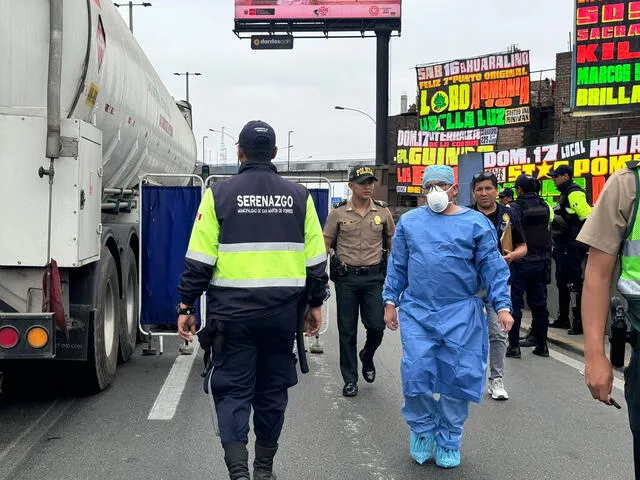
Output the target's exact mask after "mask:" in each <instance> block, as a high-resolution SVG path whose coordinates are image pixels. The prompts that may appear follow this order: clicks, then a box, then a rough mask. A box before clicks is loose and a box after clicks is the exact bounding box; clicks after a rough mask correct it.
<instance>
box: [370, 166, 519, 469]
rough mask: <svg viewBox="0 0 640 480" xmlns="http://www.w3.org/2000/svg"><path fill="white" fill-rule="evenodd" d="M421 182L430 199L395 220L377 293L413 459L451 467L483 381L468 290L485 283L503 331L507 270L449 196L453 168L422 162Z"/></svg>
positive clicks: (483, 331) (482, 220) (478, 225)
mask: <svg viewBox="0 0 640 480" xmlns="http://www.w3.org/2000/svg"><path fill="white" fill-rule="evenodd" d="M423 187H424V189H425V191H426V193H427V204H428V206H424V207H419V208H416V209H414V210H411V211H409V212H407V213H405V214H404V215H403V216H402V217H401V218H400V221H399V223H398V225H397V228H396V232H395V235H394V237H393V243H392V249H391V256H390V259H389V265H388V268H387V277H386V280H385V285H384V290H383V295H382V296H383V301H384V302H385V304H386V305H385V323H386V324H387V327H388V328H389V329H391V330H397V328H398V325H399V324H400V326H401V329H400V333H401V339H402V350H403V355H402V364H401V375H402V388H403V393H404V400H405V402H404V407H403V409H402V413H403V415H404V418H405V420H406V421H407V423H408V424H409V427H410V428H411V433H410V452H411V456H412V457H413V458H414V459H415V460H416V461H417V462H418V463H421V464H422V463H424V462H426V461H427V460H428V459H430V458H432V457H434V456H435V462H436V465H438V466H440V467H443V468H450V467H457V466H458V465H460V444H461V439H462V430H463V425H464V422H465V421H466V419H467V417H468V415H469V406H470V402H475V403H480V400H481V398H482V394H483V388H484V385H485V382H484V379H485V370H486V367H487V350H488V331H487V318H486V314H485V312H484V310H483V301H482V300H481V299H480V298H478V297H477V296H476V293H477V292H478V291H480V290H482V289H483V288H484V289H485V290H486V292H487V297H488V300H489V302H490V303H491V304H492V305H493V307H494V308H495V310H496V312H498V321H499V323H500V325H501V328H502V329H503V330H504V331H509V330H510V328H511V326H512V325H513V318H512V317H511V298H510V295H509V290H508V287H507V282H508V280H509V267H508V266H507V263H506V262H505V261H504V259H503V258H502V256H501V255H500V252H499V251H498V246H497V242H498V240H497V237H496V232H495V229H494V228H493V226H492V225H491V223H490V221H489V220H488V219H487V218H486V217H485V216H484V215H483V214H481V213H479V212H476V211H474V210H472V209H469V208H463V207H458V206H456V205H455V204H454V203H453V202H454V199H455V197H456V195H457V191H458V187H457V185H456V184H455V180H454V174H453V170H452V168H451V167H448V166H444V165H433V166H430V167H427V169H426V170H425V173H424V178H423ZM396 308H398V310H399V320H398V313H397V312H396ZM434 395H438V396H439V398H438V399H437V400H436V398H435V396H434Z"/></svg>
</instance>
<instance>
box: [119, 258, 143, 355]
mask: <svg viewBox="0 0 640 480" xmlns="http://www.w3.org/2000/svg"><path fill="white" fill-rule="evenodd" d="M125 259H126V260H125V263H124V265H123V266H122V271H123V277H124V285H123V293H124V295H123V299H122V311H121V317H120V318H121V319H120V334H119V340H120V349H119V351H118V360H119V361H120V362H122V363H124V362H126V361H128V360H129V359H130V358H131V356H132V355H133V352H134V350H135V348H136V339H137V337H138V308H139V307H138V301H139V297H138V265H137V263H136V257H135V254H134V253H133V249H132V248H131V247H129V249H128V251H127V254H126V257H125Z"/></svg>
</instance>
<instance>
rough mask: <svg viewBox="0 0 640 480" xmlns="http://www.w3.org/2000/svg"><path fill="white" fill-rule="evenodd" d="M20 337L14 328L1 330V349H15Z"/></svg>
mask: <svg viewBox="0 0 640 480" xmlns="http://www.w3.org/2000/svg"><path fill="white" fill-rule="evenodd" d="M19 339H20V336H19V335H18V330H16V329H15V328H13V327H1V328H0V348H13V347H15V346H16V345H17V344H18V340H19Z"/></svg>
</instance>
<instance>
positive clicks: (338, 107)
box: [334, 105, 376, 125]
mask: <svg viewBox="0 0 640 480" xmlns="http://www.w3.org/2000/svg"><path fill="white" fill-rule="evenodd" d="M334 108H335V109H336V110H349V111H351V112H358V113H361V114H362V115H365V116H367V117H369V119H370V120H371V121H372V122H373V124H374V125H375V124H376V121H375V119H374V118H373V117H372V116H371V115H369V114H368V113H365V112H363V111H362V110H358V109H356V108H349V107H341V106H340V105H336V106H335V107H334Z"/></svg>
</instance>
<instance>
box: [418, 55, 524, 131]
mask: <svg viewBox="0 0 640 480" xmlns="http://www.w3.org/2000/svg"><path fill="white" fill-rule="evenodd" d="M416 72H417V77H418V89H419V92H420V105H419V112H418V113H419V118H420V123H419V128H420V130H424V131H430V132H433V131H441V130H468V129H477V128H485V127H508V126H517V125H522V124H526V123H529V121H530V111H529V103H530V80H529V74H530V72H529V52H528V51H518V52H511V53H505V54H495V55H487V56H483V57H476V58H471V59H467V60H455V61H453V62H449V63H437V64H430V65H425V66H419V67H417V68H416Z"/></svg>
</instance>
